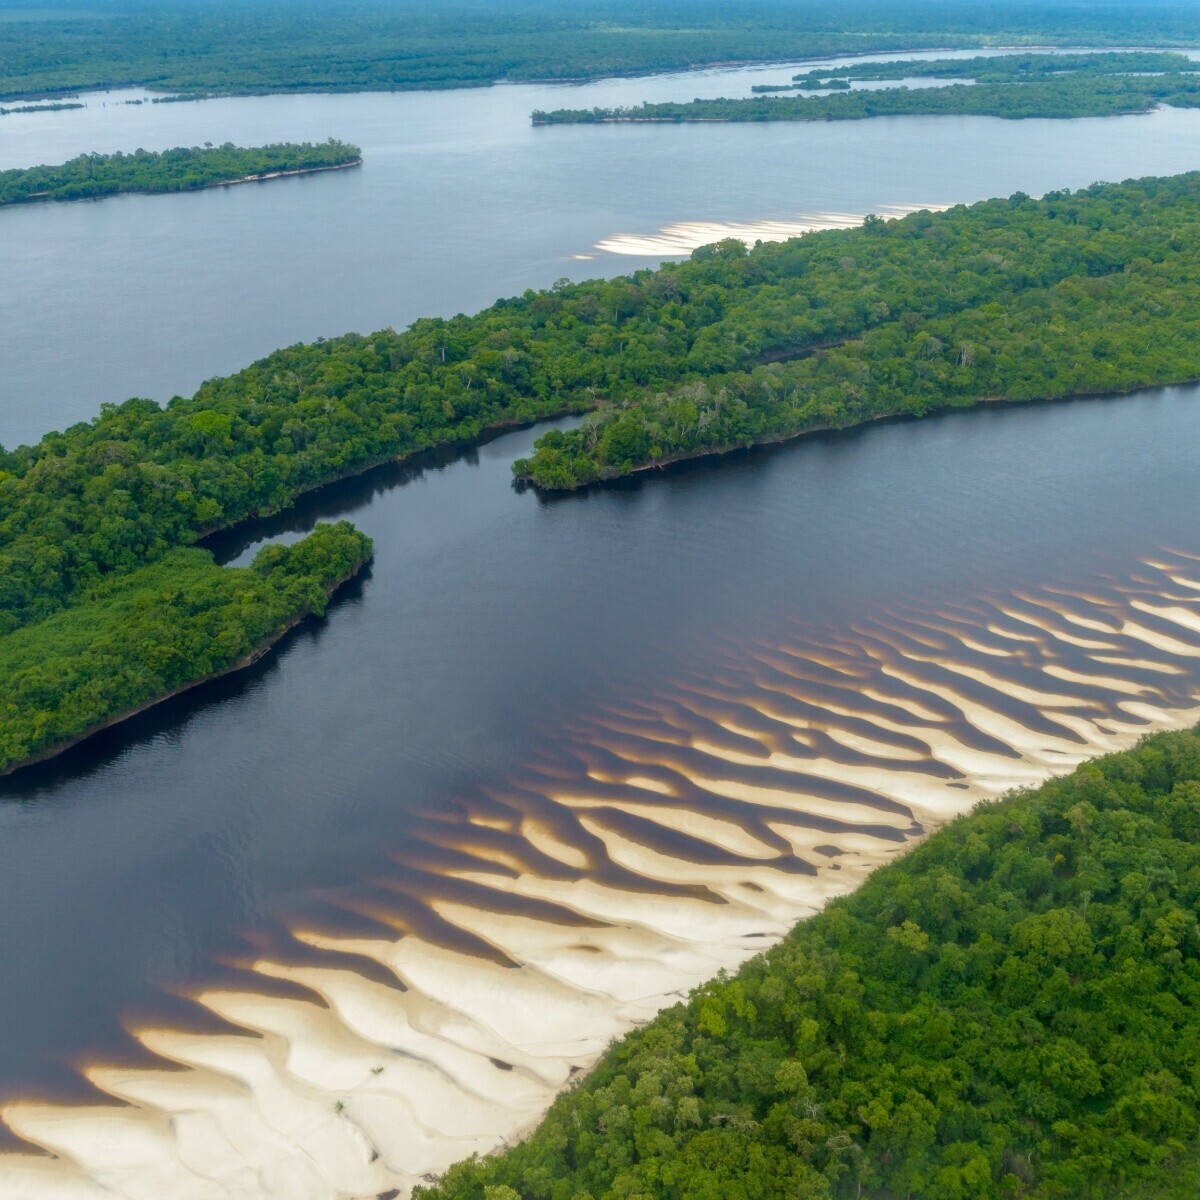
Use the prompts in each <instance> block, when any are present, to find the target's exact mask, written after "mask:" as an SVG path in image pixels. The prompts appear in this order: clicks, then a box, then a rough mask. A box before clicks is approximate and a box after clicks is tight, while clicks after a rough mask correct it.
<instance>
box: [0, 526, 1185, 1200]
mask: <svg viewBox="0 0 1200 1200" xmlns="http://www.w3.org/2000/svg"><path fill="white" fill-rule="evenodd" d="M1198 691H1200V558H1198V557H1195V556H1192V555H1189V554H1186V553H1184V552H1182V551H1178V550H1165V549H1164V550H1162V551H1160V552H1158V553H1156V554H1155V555H1154V556H1152V558H1150V559H1149V560H1148V561H1145V562H1143V563H1140V564H1138V565H1137V566H1136V567H1135V569H1133V570H1132V571H1130V572H1128V573H1127V574H1125V575H1123V576H1121V577H1117V576H1095V577H1092V578H1089V579H1088V580H1086V582H1085V583H1083V584H1079V583H1074V584H1067V583H1061V582H1060V583H1052V584H1047V585H1045V586H1043V587H1039V588H1029V589H1022V590H1020V591H1017V592H1014V593H1009V594H1003V595H982V594H981V595H977V596H975V597H973V598H969V599H966V600H964V601H962V602H961V603H956V604H946V605H944V606H943V607H942V609H941V611H938V612H936V613H934V612H927V611H918V610H917V609H916V608H915V607H890V608H889V607H884V606H876V607H875V608H874V609H873V615H872V616H871V617H870V618H869V619H864V620H861V621H855V622H847V623H846V624H845V625H844V627H841V628H831V627H816V626H813V625H811V624H808V623H803V622H796V623H795V624H794V626H793V627H792V628H791V630H790V631H789V633H788V635H787V636H786V637H784V638H780V639H777V640H776V641H774V642H771V643H768V642H766V641H762V642H757V641H752V640H746V639H742V638H738V637H735V636H733V635H730V636H729V638H728V639H727V640H726V641H723V642H719V643H717V644H709V645H706V646H705V647H703V649H702V650H697V651H695V652H694V653H693V656H692V657H691V658H690V659H685V660H680V667H679V670H678V673H677V675H676V676H675V677H673V678H662V679H660V680H659V681H657V683H656V685H655V686H654V687H652V688H651V689H649V690H647V689H645V688H644V687H643V688H642V689H640V690H638V691H636V693H635V692H634V690H633V689H632V688H631V689H630V690H629V693H628V694H620V692H619V691H618V690H614V691H613V693H612V694H610V695H606V696H597V697H595V698H594V701H593V703H592V707H591V708H590V709H589V710H588V711H586V712H582V713H577V714H572V715H570V717H569V718H566V719H565V720H564V723H563V724H562V725H559V726H557V727H556V728H555V729H554V730H547V731H546V736H545V738H544V739H543V743H544V750H543V751H542V752H541V753H540V754H539V755H538V756H537V757H535V758H534V759H533V761H531V762H529V764H528V765H527V768H526V769H525V770H524V771H523V772H522V773H521V774H520V775H519V776H517V777H514V778H512V779H509V780H505V781H503V782H502V783H497V784H496V785H495V786H488V787H481V788H480V789H479V790H477V791H475V792H472V793H470V794H464V795H461V796H457V797H454V798H453V802H452V803H447V805H446V806H445V807H444V808H443V809H442V810H441V811H439V812H431V813H428V814H427V815H426V816H425V818H424V819H423V822H422V825H421V827H420V831H419V836H418V837H417V838H415V839H410V840H408V841H407V842H406V844H405V845H404V846H403V847H397V848H396V849H395V850H394V852H393V858H394V864H395V870H394V872H384V873H382V874H380V875H378V876H377V877H375V878H371V879H365V880H363V882H362V886H361V888H360V889H357V890H356V891H355V892H354V893H353V894H346V893H344V892H341V893H338V894H337V895H331V896H315V897H314V898H313V910H312V914H313V915H312V916H311V919H308V920H301V919H299V918H298V919H297V920H296V922H295V923H294V926H293V928H292V929H291V935H292V939H293V940H292V942H291V944H290V949H289V948H286V947H284V948H281V947H272V948H271V949H270V950H267V951H264V952H263V954H262V955H261V956H259V957H256V958H253V959H251V960H249V961H247V962H246V963H245V964H242V967H243V970H242V973H241V976H240V978H243V979H244V980H245V983H244V985H239V986H231V985H224V984H223V985H222V986H220V987H218V986H215V985H214V986H213V987H212V988H211V989H210V990H203V991H201V992H200V993H199V994H198V995H197V999H198V1000H199V1002H200V1003H201V1004H203V1005H204V1006H205V1008H207V1009H208V1010H209V1011H210V1012H211V1013H212V1014H214V1016H216V1017H219V1018H221V1019H222V1021H223V1022H224V1024H223V1025H220V1026H218V1027H217V1028H218V1031H216V1032H214V1031H209V1032H194V1031H193V1032H185V1031H183V1030H180V1029H170V1028H137V1029H135V1030H133V1033H134V1035H135V1036H136V1038H137V1040H138V1041H139V1042H140V1043H141V1044H142V1046H143V1047H144V1048H145V1050H146V1052H147V1054H146V1059H145V1061H144V1062H143V1063H142V1064H140V1065H137V1066H133V1065H124V1066H122V1065H120V1064H117V1065H103V1066H101V1065H95V1064H92V1065H84V1066H82V1067H81V1068H80V1069H81V1071H82V1072H83V1073H84V1074H85V1075H86V1077H87V1079H88V1080H89V1081H90V1084H91V1085H92V1087H93V1088H94V1092H95V1102H94V1103H93V1104H90V1105H66V1104H59V1105H51V1104H34V1103H31V1102H21V1101H12V1102H10V1103H8V1104H7V1105H6V1106H5V1107H4V1108H3V1112H2V1115H3V1120H4V1122H5V1124H6V1125H7V1126H8V1128H9V1129H10V1130H11V1131H13V1132H14V1133H16V1134H17V1135H18V1136H20V1137H22V1138H23V1139H25V1140H26V1141H27V1142H28V1143H29V1150H28V1152H24V1153H16V1152H14V1153H8V1154H3V1155H0V1195H3V1196H4V1197H6V1200H42V1198H44V1197H55V1198H61V1200H101V1198H103V1200H113V1198H114V1197H120V1198H126V1200H163V1198H164V1197H170V1198H171V1200H210V1198H211V1200H218V1198H219V1200H230V1198H237V1200H266V1198H268V1197H279V1198H281V1200H310V1198H311V1200H335V1198H337V1200H346V1198H366V1197H382V1196H391V1195H395V1194H399V1195H404V1194H406V1193H407V1192H408V1191H409V1190H410V1188H411V1186H412V1185H413V1184H414V1183H415V1182H418V1181H420V1180H421V1179H422V1178H427V1177H430V1176H432V1175H433V1174H434V1173H436V1172H439V1171H441V1170H442V1169H444V1168H445V1167H446V1166H447V1165H448V1164H449V1163H451V1162H452V1161H454V1160H455V1159H458V1158H460V1157H463V1156H465V1155H468V1154H470V1153H472V1152H475V1151H479V1152H485V1151H487V1150H490V1149H492V1148H494V1147H497V1146H500V1145H503V1144H504V1143H505V1142H507V1141H510V1140H512V1139H513V1138H516V1137H518V1136H520V1134H521V1133H522V1132H523V1131H524V1130H526V1129H527V1128H528V1127H529V1126H530V1125H531V1124H532V1123H533V1122H535V1121H536V1120H537V1118H538V1116H539V1115H540V1114H541V1113H542V1112H543V1111H544V1110H545V1108H546V1107H547V1105H548V1104H549V1103H550V1101H551V1100H552V1099H553V1097H554V1095H555V1094H556V1093H557V1092H558V1091H559V1090H560V1089H561V1088H562V1087H563V1086H564V1085H565V1084H567V1083H568V1081H569V1080H570V1079H571V1078H572V1077H573V1076H575V1075H577V1074H578V1073H579V1072H581V1071H583V1070H586V1069H587V1068H588V1067H589V1066H590V1065H591V1064H592V1063H594V1062H595V1060H596V1058H597V1056H598V1055H599V1054H600V1053H601V1052H602V1050H603V1049H604V1047H605V1045H606V1044H607V1043H608V1041H609V1040H610V1039H611V1038H613V1037H616V1036H619V1035H620V1034H621V1033H623V1032H624V1031H626V1030H628V1029H630V1028H632V1027H633V1026H636V1025H638V1024H639V1023H642V1022H645V1021H647V1020H649V1019H650V1018H651V1017H652V1016H653V1015H654V1013H656V1012H658V1011H659V1010H660V1009H662V1008H663V1007H664V1006H667V1005H670V1004H671V1003H673V1002H675V1001H676V1000H677V999H678V998H680V997H682V996H683V995H685V994H686V992H687V991H688V990H689V989H690V988H692V987H693V986H695V985H696V984H698V983H700V982H701V981H702V980H704V979H706V978H708V977H711V976H712V975H714V974H715V973H716V972H717V971H719V970H721V969H722V968H734V967H736V966H737V964H739V963H740V962H742V961H744V960H745V959H746V958H747V957H748V956H750V955H752V954H754V953H756V952H757V951H760V950H762V949H763V948H765V947H766V946H768V945H769V944H770V943H772V942H773V941H775V940H777V939H779V938H780V937H781V936H782V935H783V934H784V933H785V932H786V930H787V929H788V928H789V926H790V925H791V924H793V923H794V922H795V921H796V920H797V919H799V918H801V917H804V916H806V915H808V914H810V913H812V912H814V911H816V910H817V909H818V908H819V907H820V906H821V905H822V904H823V903H825V901H826V900H828V899H829V898H830V897H832V896H836V895H840V894H843V893H845V892H847V891H849V890H851V889H852V888H853V887H854V886H855V885H856V884H857V883H858V882H859V881H860V880H861V879H862V878H863V876H864V875H865V874H866V872H868V871H869V870H871V869H872V868H873V867H875V866H877V865H879V864H880V863H883V862H886V861H887V860H888V859H889V858H890V857H892V856H894V855H895V854H897V853H899V852H901V851H902V850H903V849H904V848H905V847H906V846H908V845H910V844H911V843H912V841H913V839H915V838H918V837H920V836H922V835H923V834H924V833H926V832H928V831H929V830H931V829H933V828H935V827H936V826H937V825H938V824H939V823H940V822H942V821H944V820H946V819H948V818H950V817H952V816H954V815H955V814H958V813H961V812H963V811H965V810H967V809H969V808H970V807H971V806H972V805H973V804H975V803H976V802H978V801H980V800H985V799H988V798H990V797H994V796H997V795H999V794H1000V793H1002V792H1004V791H1006V790H1007V789H1009V788H1011V787H1013V786H1017V785H1023V784H1033V783H1037V782H1039V781H1041V780H1043V779H1045V778H1046V777H1047V776H1049V775H1052V774H1056V773H1060V772H1064V771H1068V770H1070V769H1071V768H1073V767H1074V766H1075V765H1076V764H1078V763H1080V762H1082V761H1083V760H1084V759H1087V758H1089V757H1092V756H1094V755H1097V754H1101V753H1104V752H1107V751H1110V750H1116V749H1119V748H1122V747H1126V746H1128V745H1130V744H1131V743H1132V742H1134V741H1136V739H1137V738H1138V737H1139V736H1141V735H1142V734H1143V733H1145V732H1148V731H1150V730H1153V729H1161V728H1168V727H1181V726H1185V725H1188V724H1190V723H1193V722H1195V721H1196V720H1198V719H1200V707H1198V705H1200V700H1198ZM322 906H325V908H326V909H327V910H328V911H333V910H338V911H341V912H342V913H344V914H346V915H347V916H348V917H353V919H354V920H355V921H357V922H358V923H359V925H358V928H360V929H361V930H362V932H361V933H360V934H357V935H353V936H351V935H348V934H347V933H346V932H345V928H346V926H345V925H342V926H341V931H339V928H338V925H337V923H336V922H325V921H322V920H321V919H320V916H319V913H320V911H321V910H322Z"/></svg>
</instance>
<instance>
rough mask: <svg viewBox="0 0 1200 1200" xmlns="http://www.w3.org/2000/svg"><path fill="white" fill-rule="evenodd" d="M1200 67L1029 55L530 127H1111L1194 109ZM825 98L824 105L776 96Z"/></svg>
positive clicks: (879, 72)
mask: <svg viewBox="0 0 1200 1200" xmlns="http://www.w3.org/2000/svg"><path fill="white" fill-rule="evenodd" d="M1198 71H1200V62H1196V61H1194V60H1193V59H1190V58H1188V57H1187V56H1186V55H1183V54H1152V53H1146V52H1130V53H1125V54H1121V53H1113V54H1031V55H1025V54H1021V55H1013V56H1011V57H1009V56H1004V57H995V58H972V59H934V60H931V61H907V62H894V63H882V64H874V63H873V64H864V65H863V66H861V67H857V68H855V67H843V68H838V69H836V70H829V71H821V72H819V73H817V74H816V75H813V74H807V75H803V76H797V77H796V79H795V81H793V83H791V84H776V85H771V84H762V85H759V86H758V87H756V88H755V89H754V90H755V91H756V92H758V93H760V94H758V95H756V96H751V97H749V98H739V99H716V100H689V101H684V102H681V103H675V102H666V103H647V104H641V105H636V106H633V107H624V108H581V109H569V108H563V109H555V110H553V111H551V112H544V111H541V110H538V111H535V112H534V113H533V114H532V116H531V118H530V119H531V120H532V122H533V124H534V125H603V124H639V123H646V122H664V121H668V122H670V121H679V122H686V121H861V120H865V119H866V118H868V117H888V116H910V117H911V116H975V117H1005V118H1009V119H1012V120H1022V119H1027V118H1032V117H1043V118H1054V119H1069V118H1074V117H1114V116H1121V115H1123V114H1128V113H1143V112H1149V111H1150V110H1151V109H1153V108H1155V107H1156V106H1158V105H1160V104H1165V105H1169V106H1171V107H1174V108H1196V107H1200V74H1197V72H1198ZM900 79H917V80H920V79H930V80H938V79H950V80H969V82H955V83H950V84H947V85H945V86H917V87H908V86H904V85H899V86H895V87H887V88H880V89H871V90H859V91H853V90H850V89H851V86H852V84H853V83H854V82H856V81H877V80H900ZM816 88H821V89H824V90H826V91H828V92H830V94H826V95H820V96H782V95H778V94H775V93H779V92H783V91H791V90H803V91H809V90H813V89H816Z"/></svg>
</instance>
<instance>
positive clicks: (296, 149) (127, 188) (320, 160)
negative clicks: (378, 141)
mask: <svg viewBox="0 0 1200 1200" xmlns="http://www.w3.org/2000/svg"><path fill="white" fill-rule="evenodd" d="M361 163H362V151H361V150H360V149H359V148H358V147H357V146H352V145H350V144H349V143H348V142H339V141H337V140H336V139H334V138H330V139H329V140H328V141H327V142H317V143H312V142H279V143H277V144H275V145H270V146H235V145H233V144H232V143H230V142H226V143H225V145H223V146H191V147H184V146H177V147H176V148H175V149H174V150H163V151H159V152H152V151H150V150H134V151H133V152H132V153H130V154H124V153H120V152H118V153H116V154H81V155H79V157H78V158H73V159H71V160H70V161H69V162H65V163H61V164H59V165H58V166H53V167H49V166H39V167H23V168H17V169H14V170H11V171H0V205H5V204H26V203H29V202H31V201H37V200H87V199H93V198H95V197H98V196H115V195H117V194H118V193H121V192H140V193H157V192H188V191H194V190H195V189H197V188H207V187H215V186H217V185H218V184H230V183H248V182H251V181H253V180H256V179H270V178H273V177H275V176H279V175H303V174H307V173H308V172H312V171H329V170H336V169H339V168H342V167H355V166H359V165H360V164H361Z"/></svg>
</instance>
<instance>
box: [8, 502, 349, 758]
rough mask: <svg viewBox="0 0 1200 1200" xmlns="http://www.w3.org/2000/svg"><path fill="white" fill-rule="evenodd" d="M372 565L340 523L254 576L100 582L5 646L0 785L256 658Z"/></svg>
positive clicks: (147, 570) (235, 571)
mask: <svg viewBox="0 0 1200 1200" xmlns="http://www.w3.org/2000/svg"><path fill="white" fill-rule="evenodd" d="M370 556H371V541H370V539H369V538H367V537H365V536H364V535H363V534H361V533H359V532H358V531H357V530H355V529H354V528H353V527H352V526H351V525H350V524H349V523H347V522H345V521H342V522H339V523H338V524H337V525H318V526H317V528H316V529H315V530H314V531H313V532H312V533H310V534H309V535H308V536H307V537H306V538H304V539H302V540H301V541H299V542H297V543H296V544H295V545H292V546H287V547H284V546H278V545H269V546H265V547H263V549H262V550H260V551H259V553H258V555H257V556H256V557H255V559H254V562H253V563H252V564H251V566H249V567H218V566H217V565H216V564H215V563H214V562H213V558H212V555H211V554H209V553H208V552H207V551H205V550H200V549H195V548H193V549H180V550H173V551H172V552H171V553H169V554H167V555H166V556H164V557H163V558H161V559H160V560H159V561H158V562H156V563H154V564H153V565H151V566H147V567H143V568H141V569H140V570H137V571H131V572H129V573H127V574H124V575H116V576H113V577H111V578H108V579H105V580H102V581H100V582H98V583H97V584H96V585H95V586H94V587H93V588H91V589H89V590H88V592H87V593H86V594H85V595H82V596H80V597H79V599H78V601H77V602H76V603H75V604H73V605H72V606H71V607H70V608H69V609H67V610H66V611H65V612H60V613H57V614H55V615H54V616H53V617H51V618H50V619H49V620H47V621H43V622H42V623H40V624H38V625H31V626H27V627H26V628H24V629H18V630H16V631H14V632H12V633H8V634H5V635H4V636H2V637H0V678H3V680H4V694H3V696H2V697H0V774H3V773H4V772H5V771H6V770H9V769H11V768H12V767H13V766H14V765H16V764H18V763H21V762H24V761H26V760H28V759H30V758H33V757H36V756H38V755H40V754H43V753H45V752H46V751H47V750H53V749H55V748H57V747H60V746H62V745H64V744H67V743H69V742H71V741H73V740H75V739H78V738H80V737H81V736H83V735H84V734H86V733H87V732H89V731H90V730H93V729H95V728H96V727H98V726H101V725H103V724H105V723H107V722H110V721H112V720H113V719H114V718H117V717H120V716H122V715H123V714H126V713H129V712H132V711H133V710H136V709H137V708H139V707H141V706H142V705H145V704H148V703H151V702H153V701H155V700H157V699H160V698H161V697H163V696H165V695H167V694H170V693H172V692H175V691H177V690H178V689H180V688H183V687H186V686H188V685H189V684H193V683H196V682H198V681H200V680H204V679H209V678H211V677H213V676H215V675H220V674H221V673H222V672H224V671H227V670H229V669H230V668H231V667H233V666H234V665H235V664H237V663H241V662H243V661H244V660H246V659H247V658H251V657H253V656H254V655H255V654H256V653H258V652H260V651H262V650H263V649H265V648H266V647H267V646H268V645H270V644H271V643H272V642H274V641H275V640H277V639H278V638H279V637H280V636H281V635H282V634H283V633H284V632H285V631H286V630H288V629H289V628H291V627H292V626H293V625H295V624H296V623H297V622H299V621H300V620H301V619H302V618H304V617H306V616H308V615H309V614H311V613H317V614H320V613H323V612H324V611H325V606H326V604H327V603H328V601H329V597H330V595H331V594H332V592H333V591H334V590H335V589H336V587H337V586H338V585H339V584H340V583H342V582H343V581H344V580H346V579H347V578H349V577H350V576H352V575H353V574H355V573H356V572H357V571H358V570H359V568H361V567H362V566H363V564H364V563H366V562H367V561H368V559H369V558H370Z"/></svg>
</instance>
